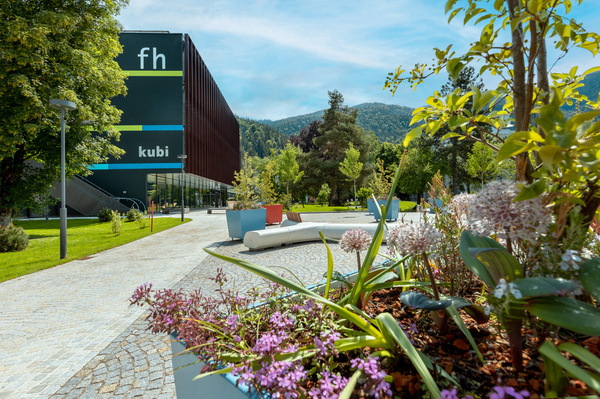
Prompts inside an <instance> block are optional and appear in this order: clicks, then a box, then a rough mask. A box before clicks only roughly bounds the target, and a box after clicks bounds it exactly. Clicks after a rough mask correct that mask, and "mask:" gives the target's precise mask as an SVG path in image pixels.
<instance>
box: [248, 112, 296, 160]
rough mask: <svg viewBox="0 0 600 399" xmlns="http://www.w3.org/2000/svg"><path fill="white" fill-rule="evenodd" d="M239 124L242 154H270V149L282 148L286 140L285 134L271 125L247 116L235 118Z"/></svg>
mask: <svg viewBox="0 0 600 399" xmlns="http://www.w3.org/2000/svg"><path fill="white" fill-rule="evenodd" d="M237 121H238V123H239V124H240V147H241V148H240V149H241V151H242V153H243V154H246V153H247V154H248V155H250V156H259V157H261V158H264V157H266V156H267V155H269V154H270V149H271V148H273V149H276V150H277V149H282V148H283V147H285V143H286V142H287V140H288V137H287V136H284V135H283V134H281V132H280V131H279V130H277V129H275V128H273V127H272V126H268V125H265V124H263V123H260V122H258V121H255V120H252V119H248V118H237Z"/></svg>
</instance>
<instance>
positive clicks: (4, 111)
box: [0, 0, 128, 226]
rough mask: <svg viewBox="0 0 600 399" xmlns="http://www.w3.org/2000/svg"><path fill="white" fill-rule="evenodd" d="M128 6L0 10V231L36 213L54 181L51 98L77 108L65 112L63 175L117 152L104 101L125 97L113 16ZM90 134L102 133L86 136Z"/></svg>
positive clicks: (20, 5) (56, 160)
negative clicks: (18, 214)
mask: <svg viewBox="0 0 600 399" xmlns="http://www.w3.org/2000/svg"><path fill="white" fill-rule="evenodd" d="M127 3H128V2H127V0H114V1H106V2H97V1H93V2H90V1H84V0H73V1H68V2H61V1H59V2H56V1H22V0H4V1H3V2H2V6H1V7H0V81H2V84H1V85H0V126H2V134H1V135H0V171H1V173H0V225H2V226H7V225H8V224H9V223H10V220H11V216H12V212H13V210H15V209H19V208H24V207H29V208H33V209H39V204H40V201H39V199H41V198H48V193H49V191H50V189H51V187H52V185H53V184H54V183H55V182H57V181H58V180H59V178H60V111H57V110H53V109H51V108H50V107H49V105H48V103H49V100H50V99H53V98H58V99H66V100H69V101H72V102H74V103H76V104H77V109H76V110H74V111H70V112H67V114H66V122H67V131H66V159H67V165H66V170H67V175H68V176H72V175H73V174H83V175H85V174H89V170H88V165H90V164H94V163H100V162H103V161H104V160H106V158H107V157H108V156H109V155H112V156H119V155H120V154H122V150H120V149H118V148H117V147H116V146H115V145H113V144H112V142H111V139H116V138H118V136H119V135H118V132H117V131H116V130H115V129H114V127H113V124H116V123H118V122H119V118H120V114H121V112H120V111H119V110H118V109H116V108H115V107H113V106H112V105H111V103H110V101H109V99H110V98H111V97H114V96H117V95H119V94H124V93H125V90H126V89H125V84H124V79H125V74H124V73H123V72H122V71H121V69H120V68H119V66H118V64H117V63H116V62H115V61H114V58H115V57H116V56H117V55H118V54H119V53H120V52H121V46H120V44H119V40H118V35H119V32H120V26H119V23H118V22H117V20H116V19H115V15H117V14H118V13H119V11H120V9H121V7H122V6H124V5H126V4H127ZM92 130H94V131H97V132H102V133H98V134H92Z"/></svg>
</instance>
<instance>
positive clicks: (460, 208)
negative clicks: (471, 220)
mask: <svg viewBox="0 0 600 399" xmlns="http://www.w3.org/2000/svg"><path fill="white" fill-rule="evenodd" d="M474 198H475V194H467V193H463V194H458V195H456V196H454V197H452V199H451V200H450V202H449V203H448V209H449V211H450V213H451V214H452V216H454V218H455V220H456V221H457V222H458V223H459V224H460V225H461V226H467V221H468V216H467V215H468V209H469V206H471V202H473V199H474Z"/></svg>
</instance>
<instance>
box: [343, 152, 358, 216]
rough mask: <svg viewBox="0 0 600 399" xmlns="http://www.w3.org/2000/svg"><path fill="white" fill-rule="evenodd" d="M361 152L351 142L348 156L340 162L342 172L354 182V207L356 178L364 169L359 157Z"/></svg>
mask: <svg viewBox="0 0 600 399" xmlns="http://www.w3.org/2000/svg"><path fill="white" fill-rule="evenodd" d="M359 158H360V152H358V150H357V149H356V148H354V145H353V144H352V143H350V148H348V149H347V150H346V158H344V160H343V161H342V163H340V172H342V173H343V174H344V176H346V177H347V178H348V179H350V180H352V182H353V183H354V207H356V179H358V178H359V177H360V172H361V171H362V169H363V163H362V162H360V161H359V160H358V159H359Z"/></svg>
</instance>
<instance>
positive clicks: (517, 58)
mask: <svg viewBox="0 0 600 399" xmlns="http://www.w3.org/2000/svg"><path fill="white" fill-rule="evenodd" d="M506 2H507V5H508V12H509V14H510V19H511V21H512V20H514V19H515V18H516V17H517V15H516V14H517V10H519V8H520V2H519V0H506ZM524 34H525V33H524V32H523V25H521V24H518V25H517V26H516V27H515V29H514V30H513V31H512V37H511V39H512V46H511V53H512V59H513V86H512V92H513V102H514V115H515V132H523V131H527V130H529V121H530V114H529V112H528V111H527V110H528V108H529V107H528V106H527V82H526V79H525V76H526V72H527V71H526V67H525V57H524V55H523V51H524V49H525V44H524V43H523V36H524ZM516 158H517V168H516V169H517V170H516V177H517V181H527V182H529V183H531V182H532V181H533V178H532V176H531V174H532V173H533V165H532V164H531V162H530V161H529V154H519V155H517V157H516Z"/></svg>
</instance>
